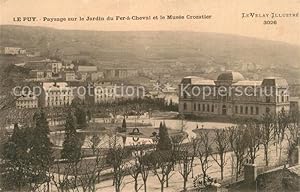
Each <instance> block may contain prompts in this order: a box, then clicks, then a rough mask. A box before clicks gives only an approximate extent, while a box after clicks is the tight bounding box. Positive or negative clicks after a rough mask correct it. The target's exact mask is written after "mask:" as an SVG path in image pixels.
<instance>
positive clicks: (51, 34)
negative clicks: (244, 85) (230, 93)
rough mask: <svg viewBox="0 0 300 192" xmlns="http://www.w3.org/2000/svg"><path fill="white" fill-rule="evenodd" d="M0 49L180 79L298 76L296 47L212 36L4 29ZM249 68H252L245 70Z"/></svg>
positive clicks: (298, 49)
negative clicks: (226, 73)
mask: <svg viewBox="0 0 300 192" xmlns="http://www.w3.org/2000/svg"><path fill="white" fill-rule="evenodd" d="M0 45H1V46H18V47H23V48H25V49H27V50H40V51H41V52H42V54H44V55H45V56H47V55H49V54H56V55H60V57H62V58H64V59H65V58H66V59H71V60H74V59H80V58H85V59H88V60H89V62H91V63H93V64H95V65H98V66H100V67H107V66H126V67H138V68H142V67H145V68H155V69H157V70H163V67H166V68H168V67H170V66H174V71H176V68H179V69H177V70H178V71H177V72H176V73H178V76H184V75H186V74H190V73H191V72H194V73H200V74H201V73H203V74H205V73H212V74H217V73H219V72H220V71H223V70H229V69H232V70H238V71H241V72H242V73H243V74H245V76H246V77H249V78H252V77H253V76H255V75H256V74H257V75H258V76H259V77H260V76H283V77H285V78H287V79H288V80H289V81H291V80H293V79H296V78H297V79H298V78H299V77H298V76H299V74H300V73H299V71H300V69H299V66H300V64H299V62H300V47H299V46H296V45H290V44H287V43H282V42H275V41H266V40H261V39H255V38H248V37H242V36H234V35H225V34H215V33H200V32H142V31H141V32H103V31H76V30H58V29H53V28H44V27H25V26H7V25H2V26H0ZM0 62H1V64H3V62H4V61H3V60H1V61H0ZM175 64H176V65H175ZM249 65H250V66H255V67H254V68H253V67H250V68H247V66H249ZM245 66H246V69H245ZM204 69H211V70H204ZM185 70H186V72H185ZM160 72H164V71H160Z"/></svg>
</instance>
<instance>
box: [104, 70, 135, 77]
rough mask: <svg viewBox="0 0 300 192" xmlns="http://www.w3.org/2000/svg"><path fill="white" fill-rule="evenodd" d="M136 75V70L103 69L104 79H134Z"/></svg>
mask: <svg viewBox="0 0 300 192" xmlns="http://www.w3.org/2000/svg"><path fill="white" fill-rule="evenodd" d="M137 75H138V70H136V69H133V68H106V69H104V78H105V79H124V78H128V77H135V76H137Z"/></svg>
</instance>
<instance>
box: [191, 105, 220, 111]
mask: <svg viewBox="0 0 300 192" xmlns="http://www.w3.org/2000/svg"><path fill="white" fill-rule="evenodd" d="M194 111H202V112H214V111H215V106H214V104H204V103H203V104H202V105H201V104H200V103H198V105H197V104H196V103H194Z"/></svg>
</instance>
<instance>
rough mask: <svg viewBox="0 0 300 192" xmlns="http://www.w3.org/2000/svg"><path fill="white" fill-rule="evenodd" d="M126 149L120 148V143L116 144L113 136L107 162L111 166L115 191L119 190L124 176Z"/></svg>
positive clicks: (115, 138)
mask: <svg viewBox="0 0 300 192" xmlns="http://www.w3.org/2000/svg"><path fill="white" fill-rule="evenodd" d="M127 155H128V154H127V151H126V150H125V149H124V148H122V146H121V145H120V144H117V137H116V136H115V137H114V138H113V143H112V144H111V145H110V148H109V151H108V156H107V162H109V163H110V164H111V165H112V167H113V171H114V172H113V177H114V186H115V191H116V192H120V191H121V184H122V181H123V179H124V176H125V158H126V157H127Z"/></svg>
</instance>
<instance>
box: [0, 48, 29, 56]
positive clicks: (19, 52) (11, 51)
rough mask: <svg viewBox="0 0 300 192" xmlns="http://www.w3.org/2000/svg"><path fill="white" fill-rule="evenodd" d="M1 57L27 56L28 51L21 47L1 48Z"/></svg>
mask: <svg viewBox="0 0 300 192" xmlns="http://www.w3.org/2000/svg"><path fill="white" fill-rule="evenodd" d="M0 54H1V55H25V54H26V50H25V49H22V48H20V47H0Z"/></svg>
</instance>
